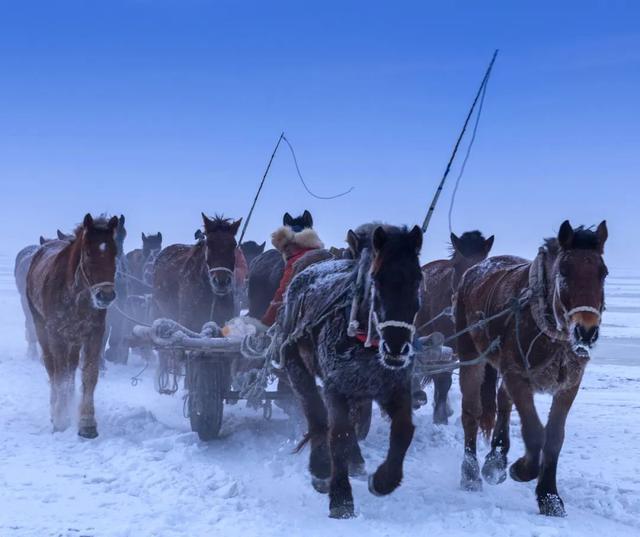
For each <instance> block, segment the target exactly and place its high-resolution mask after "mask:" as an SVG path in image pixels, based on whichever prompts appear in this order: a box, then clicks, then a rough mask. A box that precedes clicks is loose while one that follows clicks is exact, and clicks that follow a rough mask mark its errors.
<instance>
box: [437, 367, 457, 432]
mask: <svg viewBox="0 0 640 537" xmlns="http://www.w3.org/2000/svg"><path fill="white" fill-rule="evenodd" d="M451 378H452V375H451V373H438V374H437V375H434V376H433V423H436V424H439V425H446V424H447V423H449V416H450V415H451V407H450V406H449V401H448V396H449V389H450V388H451Z"/></svg>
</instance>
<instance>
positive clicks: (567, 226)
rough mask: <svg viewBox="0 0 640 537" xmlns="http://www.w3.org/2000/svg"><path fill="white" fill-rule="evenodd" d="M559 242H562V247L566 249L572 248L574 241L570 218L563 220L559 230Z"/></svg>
mask: <svg viewBox="0 0 640 537" xmlns="http://www.w3.org/2000/svg"><path fill="white" fill-rule="evenodd" d="M558 242H559V243H560V247H561V248H564V249H565V250H568V249H569V248H571V244H572V243H573V227H571V223H570V222H569V220H565V221H564V222H562V225H561V226H560V231H558Z"/></svg>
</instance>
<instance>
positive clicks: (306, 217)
mask: <svg viewBox="0 0 640 537" xmlns="http://www.w3.org/2000/svg"><path fill="white" fill-rule="evenodd" d="M302 221H303V222H304V224H305V227H313V216H311V213H310V212H309V211H307V210H306V209H305V211H304V212H303V213H302Z"/></svg>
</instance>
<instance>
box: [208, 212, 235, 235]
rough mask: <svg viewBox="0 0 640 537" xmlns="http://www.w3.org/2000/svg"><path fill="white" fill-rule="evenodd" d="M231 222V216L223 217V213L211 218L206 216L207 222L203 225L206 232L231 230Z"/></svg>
mask: <svg viewBox="0 0 640 537" xmlns="http://www.w3.org/2000/svg"><path fill="white" fill-rule="evenodd" d="M233 223H234V222H233V220H232V219H231V218H225V217H224V215H221V214H220V215H219V214H216V215H215V216H214V217H213V218H207V223H206V224H205V226H204V227H205V231H206V232H212V231H231V225H232V224H233Z"/></svg>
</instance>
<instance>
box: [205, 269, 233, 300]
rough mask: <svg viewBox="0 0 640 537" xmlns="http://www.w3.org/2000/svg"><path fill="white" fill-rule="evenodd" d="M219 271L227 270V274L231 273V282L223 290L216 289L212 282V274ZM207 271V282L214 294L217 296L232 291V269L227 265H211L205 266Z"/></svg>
mask: <svg viewBox="0 0 640 537" xmlns="http://www.w3.org/2000/svg"><path fill="white" fill-rule="evenodd" d="M219 271H222V272H227V273H228V274H230V275H231V282H232V283H231V284H230V285H229V286H228V288H227V289H226V290H225V291H223V292H220V291H218V290H217V289H216V288H215V286H214V284H213V278H214V275H215V273H216V272H219ZM207 273H208V274H209V283H210V285H211V289H212V291H213V292H214V294H216V295H218V296H226V295H228V294H229V293H231V292H233V275H234V272H233V270H231V269H230V268H227V267H213V268H207Z"/></svg>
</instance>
